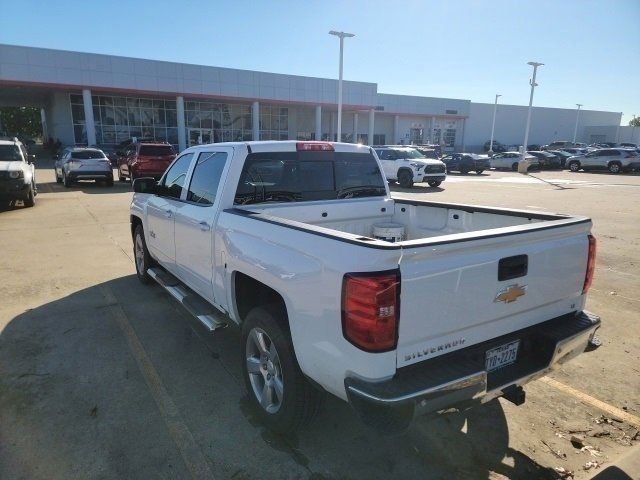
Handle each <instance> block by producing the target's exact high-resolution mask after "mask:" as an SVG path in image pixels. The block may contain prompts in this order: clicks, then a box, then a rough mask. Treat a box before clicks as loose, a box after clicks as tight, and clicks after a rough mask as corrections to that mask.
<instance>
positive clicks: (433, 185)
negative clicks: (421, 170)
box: [427, 180, 442, 188]
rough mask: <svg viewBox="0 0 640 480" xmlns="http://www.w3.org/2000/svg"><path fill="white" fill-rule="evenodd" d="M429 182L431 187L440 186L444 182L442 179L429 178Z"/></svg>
mask: <svg viewBox="0 0 640 480" xmlns="http://www.w3.org/2000/svg"><path fill="white" fill-rule="evenodd" d="M427 183H428V184H429V186H430V187H433V188H436V187H439V186H440V184H441V183H442V182H441V181H440V180H429V181H428V182H427Z"/></svg>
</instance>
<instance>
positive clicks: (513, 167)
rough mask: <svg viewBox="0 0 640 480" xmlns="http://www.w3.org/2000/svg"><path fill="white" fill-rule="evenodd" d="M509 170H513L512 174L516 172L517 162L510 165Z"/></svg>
mask: <svg viewBox="0 0 640 480" xmlns="http://www.w3.org/2000/svg"><path fill="white" fill-rule="evenodd" d="M511 170H513V171H514V172H517V171H518V162H515V163H514V164H513V165H511Z"/></svg>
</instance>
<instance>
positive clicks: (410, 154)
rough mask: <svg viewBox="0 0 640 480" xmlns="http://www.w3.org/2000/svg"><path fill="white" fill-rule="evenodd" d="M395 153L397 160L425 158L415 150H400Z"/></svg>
mask: <svg viewBox="0 0 640 480" xmlns="http://www.w3.org/2000/svg"><path fill="white" fill-rule="evenodd" d="M396 152H397V153H398V157H399V158H420V159H422V158H427V157H425V156H424V154H422V153H420V152H419V151H418V150H416V149H415V148H400V149H398V150H396Z"/></svg>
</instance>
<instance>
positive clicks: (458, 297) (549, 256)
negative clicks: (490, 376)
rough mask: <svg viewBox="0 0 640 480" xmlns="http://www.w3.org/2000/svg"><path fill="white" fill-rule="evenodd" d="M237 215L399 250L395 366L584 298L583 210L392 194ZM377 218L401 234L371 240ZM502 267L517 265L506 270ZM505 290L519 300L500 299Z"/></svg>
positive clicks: (523, 324) (525, 323)
mask: <svg viewBox="0 0 640 480" xmlns="http://www.w3.org/2000/svg"><path fill="white" fill-rule="evenodd" d="M234 213H237V214H240V215H246V216H250V217H252V218H254V219H256V220H261V221H264V222H269V223H273V224H276V225H280V226H283V227H288V228H293V229H295V230H300V231H303V232H307V233H311V234H314V235H319V236H322V237H328V239H329V240H339V241H341V242H348V243H351V244H356V245H360V246H363V247H368V248H372V249H381V250H391V251H389V252H388V253H390V254H391V253H395V254H396V257H395V258H396V264H397V269H398V270H399V274H400V277H401V285H402V287H401V305H402V306H401V309H400V312H401V313H400V321H399V331H398V344H397V351H396V354H397V356H396V362H397V367H398V368H401V367H404V366H407V365H411V364H413V363H417V362H421V361H424V360H426V359H428V358H434V357H437V356H439V355H442V354H444V353H448V352H451V351H454V350H457V349H460V348H463V347H464V346H468V345H473V344H475V343H479V342H483V341H486V340H489V339H491V338H493V337H495V336H499V335H504V334H506V333H509V332H512V331H515V330H518V329H523V328H527V327H529V326H532V325H535V324H537V323H539V322H541V321H545V320H548V319H550V318H554V317H557V316H560V315H564V314H568V313H571V312H575V311H580V310H581V309H582V308H583V306H584V294H583V291H582V290H583V288H582V287H583V283H584V278H585V271H586V264H587V257H588V255H587V253H588V239H587V236H588V233H589V230H590V226H591V221H590V220H589V219H588V218H586V217H572V216H568V215H561V214H548V213H541V212H532V211H522V210H510V209H501V208H491V207H482V206H471V205H462V204H450V203H438V202H422V201H414V200H404V199H393V198H384V199H362V200H358V199H353V200H351V201H347V202H345V201H341V202H340V203H339V204H336V203H332V202H306V203H305V204H304V205H300V206H298V205H295V204H277V205H276V204H272V205H271V204H266V205H256V206H252V208H251V209H250V210H249V209H235V211H234ZM380 222H394V223H398V224H401V225H403V226H404V227H405V231H406V237H407V238H406V239H405V240H403V241H399V242H395V243H393V242H389V241H385V240H379V239H375V238H373V237H372V233H373V225H374V224H376V223H380ZM325 245H326V247H325V248H327V250H326V254H327V255H330V244H328V243H325ZM299 248H303V249H304V248H305V245H304V244H301V245H299ZM378 251H380V250H378ZM372 253H373V252H372ZM509 262H516V263H514V264H512V265H509ZM505 264H506V267H505ZM379 269H380V268H378V270H379ZM505 269H506V270H507V271H509V269H512V272H511V273H514V272H515V273H514V274H513V275H511V274H509V275H503V274H502V273H503V270H505ZM365 270H366V269H365ZM510 288H515V289H517V290H521V292H522V293H520V295H519V297H521V298H515V299H513V300H511V299H510V300H509V301H502V300H501V298H502V297H500V294H501V293H503V294H505V292H507V293H508V292H509V289H510Z"/></svg>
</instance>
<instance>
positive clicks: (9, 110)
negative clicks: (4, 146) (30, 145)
mask: <svg viewBox="0 0 640 480" xmlns="http://www.w3.org/2000/svg"><path fill="white" fill-rule="evenodd" d="M0 130H1V131H2V134H4V135H8V136H10V137H14V136H16V137H40V136H41V135H42V124H41V123H40V109H39V108H35V107H2V108H0Z"/></svg>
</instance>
